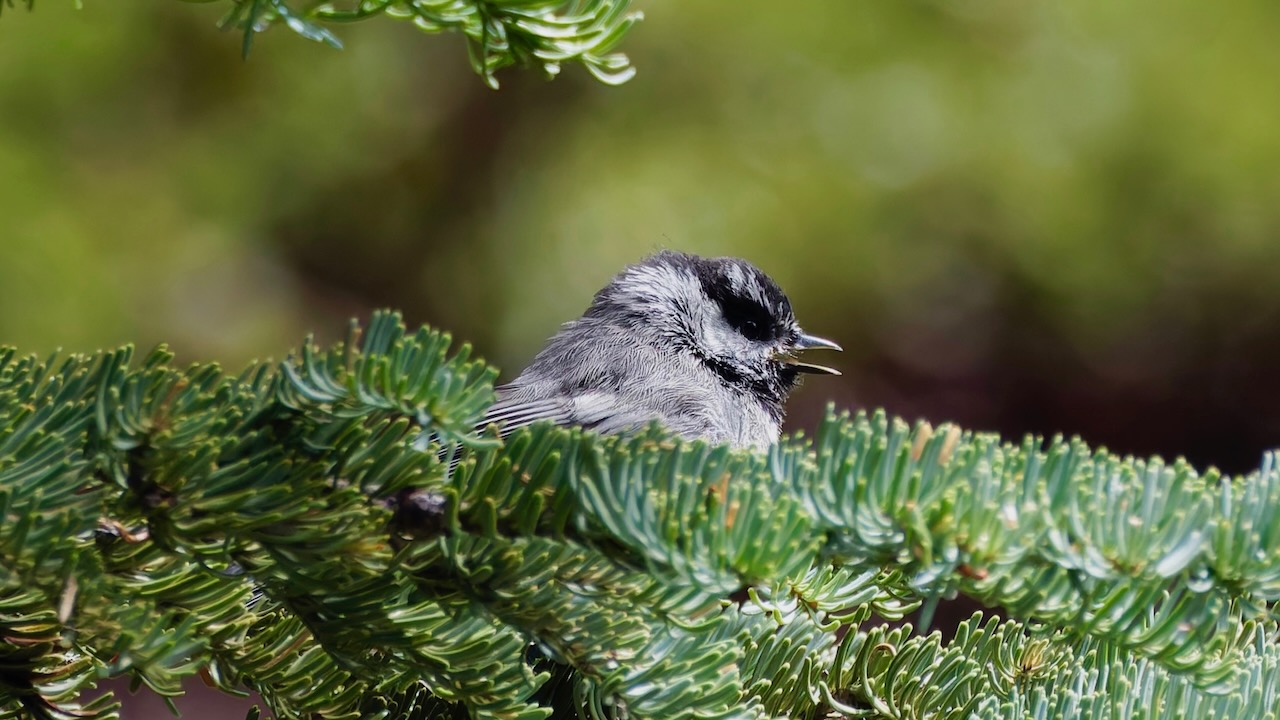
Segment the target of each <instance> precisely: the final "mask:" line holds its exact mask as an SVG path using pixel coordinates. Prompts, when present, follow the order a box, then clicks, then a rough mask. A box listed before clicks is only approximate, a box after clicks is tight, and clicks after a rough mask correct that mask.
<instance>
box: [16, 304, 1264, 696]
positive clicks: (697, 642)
mask: <svg viewBox="0 0 1280 720" xmlns="http://www.w3.org/2000/svg"><path fill="white" fill-rule="evenodd" d="M449 342H450V341H449V338H448V336H446V335H442V334H439V333H435V332H431V331H429V330H426V329H423V330H420V331H418V332H416V333H409V332H407V331H406V330H405V328H404V326H403V325H402V324H401V322H400V319H399V318H398V316H396V315H394V314H379V315H377V316H375V317H374V318H373V320H372V322H371V323H370V325H369V327H368V328H367V331H364V332H362V331H361V329H360V328H358V327H355V326H353V328H352V331H351V334H350V336H349V339H348V341H347V342H345V343H342V344H340V345H338V346H337V347H334V348H332V349H329V350H321V349H319V348H316V347H315V346H314V345H313V344H312V343H310V342H307V343H305V344H304V345H303V347H302V348H301V349H300V350H299V351H298V353H297V354H296V355H295V356H294V357H291V358H289V359H287V360H285V361H284V362H281V363H278V364H259V365H255V366H253V367H251V368H249V369H248V370H246V371H244V372H242V373H240V374H236V375H232V374H228V373H226V372H224V371H223V370H222V369H221V368H219V367H217V366H214V365H194V366H191V367H188V368H186V369H179V368H175V367H173V366H172V365H171V364H170V358H171V356H170V355H169V354H168V353H167V352H166V351H164V350H163V349H159V350H157V351H155V352H152V353H151V354H150V355H147V356H146V357H143V358H141V359H140V360H137V361H135V359H134V358H133V352H132V351H131V350H130V349H128V348H126V349H121V350H117V351H114V352H106V353H100V354H97V355H94V356H71V357H68V358H65V359H61V360H59V359H57V358H49V359H45V360H39V359H36V358H31V357H25V358H24V357H20V356H18V355H17V354H16V353H15V352H14V351H12V350H3V351H0V558H2V562H0V637H2V638H3V642H2V643H0V717H5V718H73V717H88V718H110V717H115V716H116V714H117V712H118V704H117V702H116V700H115V699H113V698H112V697H111V696H109V695H103V696H97V697H96V698H94V699H87V698H89V697H90V696H91V695H92V694H91V693H87V691H89V690H90V689H92V688H93V687H94V686H95V684H96V683H97V682H99V681H100V680H102V679H104V678H109V677H117V676H127V677H130V678H132V680H133V681H134V683H135V684H136V685H146V686H147V687H149V688H150V689H152V690H153V691H155V692H157V693H160V694H161V695H164V696H167V697H172V696H176V695H177V694H179V693H181V692H182V687H183V683H184V681H186V680H188V679H190V678H192V677H193V676H199V677H200V678H202V679H203V681H204V682H206V683H208V684H211V685H213V686H215V687H218V688H221V689H223V690H225V691H227V692H239V693H243V692H245V691H246V690H254V691H257V692H259V693H261V694H262V696H263V698H264V699H265V701H266V703H267V705H268V706H269V709H270V711H271V712H272V713H273V714H274V715H275V717H277V718H319V717H323V718H403V719H409V718H456V717H457V718H460V717H468V716H469V717H473V718H507V719H511V718H516V719H521V720H523V719H526V718H528V719H532V718H545V717H548V716H551V715H555V716H558V717H573V716H575V715H576V716H580V717H587V718H652V719H654V720H667V719H669V718H677V717H693V718H743V719H747V718H774V717H792V718H826V717H850V718H957V719H960V718H963V719H970V718H971V719H974V720H988V719H990V720H995V719H997V718H1009V719H1012V718H1018V719H1021V718H1035V719H1037V720H1039V719H1044V718H1063V719H1075V718H1091V719H1098V720H1101V719H1104V718H1105V719H1112V720H1120V719H1121V718H1124V719H1128V718H1133V719H1135V720H1142V719H1147V718H1149V719H1151V720H1156V719H1159V720H1173V719H1176V718H1187V719H1199V718H1250V719H1254V718H1256V719H1257V720H1275V719H1276V718H1277V717H1278V716H1277V710H1276V705H1277V704H1278V699H1277V692H1280V648H1277V642H1276V641H1277V624H1276V620H1275V607H1276V601H1277V598H1278V597H1280V523H1276V522H1274V519H1275V518H1276V517H1277V513H1278V512H1280V468H1278V467H1277V466H1276V457H1275V456H1274V455H1268V456H1267V457H1266V458H1265V459H1264V462H1263V465H1262V467H1261V469H1260V470H1259V471H1257V472H1255V473H1252V474H1250V475H1247V476H1244V477H1234V478H1230V477H1222V476H1220V475H1218V474H1217V473H1215V472H1213V471H1209V472H1207V473H1204V474H1198V473H1197V472H1196V471H1194V470H1193V469H1192V468H1191V467H1189V466H1188V465H1187V464H1186V463H1184V462H1181V461H1178V462H1174V463H1171V464H1169V463H1165V462H1163V461H1161V460H1159V459H1151V460H1137V459H1132V458H1125V459H1121V458H1117V457H1115V456H1112V455H1109V454H1107V453H1106V452H1104V451H1091V450H1090V449H1089V448H1087V447H1086V446H1085V445H1084V444H1083V443H1081V442H1080V441H1078V440H1064V439H1061V438H1055V439H1052V440H1049V441H1047V442H1046V441H1044V440H1042V439H1040V438H1026V439H1025V440H1023V441H1022V442H1021V443H1018V444H1009V443H1003V442H1001V441H1000V440H999V438H997V437H995V436H992V435H986V434H973V433H965V432H961V431H960V430H959V429H957V428H954V427H952V426H943V427H940V428H938V429H936V430H935V429H933V428H931V427H930V426H929V425H928V424H925V423H920V424H917V425H915V426H914V427H908V426H907V425H906V424H904V423H903V422H901V421H899V420H894V419H890V418H887V417H885V416H884V415H883V414H879V413H877V414H870V415H869V414H861V413H860V414H858V415H856V416H853V417H850V416H848V415H836V414H830V415H829V417H828V418H827V419H826V420H825V421H824V422H823V423H822V425H821V427H820V428H819V429H818V431H817V433H816V434H815V435H814V437H813V438H804V437H796V438H790V439H787V440H785V441H784V442H783V443H782V444H780V445H779V446H778V447H776V448H774V449H773V450H772V451H770V452H769V453H768V454H749V453H741V452H733V451H730V450H728V449H726V448H724V447H709V446H706V445H704V444H701V443H684V442H680V441H678V440H675V439H672V438H671V437H669V436H667V435H665V434H663V433H662V432H661V431H660V430H659V429H657V428H654V429H651V430H650V431H648V432H646V433H643V434H641V435H640V436H637V437H630V438H625V439H618V438H602V437H598V436H594V435H591V434H584V433H582V432H578V431H567V430H562V429H556V428H552V427H535V428H533V429H529V430H526V431H523V432H521V433H518V434H516V435H514V436H513V437H512V438H510V439H509V440H508V441H507V442H506V443H505V444H503V443H500V442H498V440H497V439H496V436H495V435H494V434H492V433H490V432H476V431H475V430H474V429H473V425H474V423H475V422H476V419H477V418H478V417H480V415H481V413H482V411H483V410H484V409H485V407H486V406H487V405H488V403H489V402H490V401H491V399H492V381H493V378H494V372H493V371H492V370H490V369H487V368H485V367H484V366H483V365H482V364H481V363H479V362H477V361H473V360H471V359H470V358H469V354H468V349H467V348H466V347H465V346H464V347H463V348H462V349H461V351H459V352H457V353H456V354H452V355H450V354H449V353H448V346H449ZM956 594H964V595H967V596H970V597H972V598H975V599H977V600H979V601H981V602H982V603H983V604H985V605H987V606H989V607H993V608H1001V609H1002V610H1003V615H1004V616H1006V617H1008V618H1016V619H1002V617H1000V616H994V615H993V616H982V615H975V616H974V617H973V618H971V619H970V620H968V621H966V622H964V623H962V624H961V625H960V627H959V628H958V631H957V633H956V635H955V637H954V638H952V639H951V640H949V641H947V642H944V641H943V640H942V639H941V636H940V635H939V634H938V633H933V634H929V635H922V634H920V633H918V632H914V631H913V630H912V628H911V627H910V626H903V625H900V624H898V623H896V622H890V621H896V620H900V619H901V618H902V617H903V616H904V615H905V614H906V613H908V612H910V611H913V610H915V609H916V608H917V607H920V606H923V607H924V608H925V609H926V611H927V610H929V609H930V608H932V607H933V606H934V605H935V604H936V603H937V602H938V601H939V599H942V598H948V597H952V596H955V595H956ZM926 614H927V613H926Z"/></svg>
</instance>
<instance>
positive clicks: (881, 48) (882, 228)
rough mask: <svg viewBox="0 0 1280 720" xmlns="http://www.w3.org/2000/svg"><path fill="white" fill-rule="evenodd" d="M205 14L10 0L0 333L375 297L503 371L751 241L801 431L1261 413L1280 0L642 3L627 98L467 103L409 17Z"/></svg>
mask: <svg viewBox="0 0 1280 720" xmlns="http://www.w3.org/2000/svg"><path fill="white" fill-rule="evenodd" d="M214 5H217V4H216V3H215V4H213V5H201V4H197V5H189V4H185V3H173V2H169V3H165V2H127V3H86V4H85V6H84V8H83V9H81V10H75V9H73V8H72V3H42V4H41V5H40V6H39V7H38V8H37V9H36V11H35V12H31V13H27V12H6V13H5V15H4V18H3V21H2V22H0V117H3V122H2V123H0V248H2V249H3V253H4V261H3V262H0V342H4V343H10V344H16V345H18V346H19V347H20V348H22V349H23V350H26V351H36V352H45V351H47V350H50V349H52V348H53V347H55V346H64V347H69V348H74V349H77V350H92V349H94V348H97V347H100V346H109V345H115V344H117V343H121V342H124V341H139V342H141V343H143V344H144V345H145V344H146V343H149V342H155V341H160V340H164V341H167V342H170V343H171V344H173V345H174V347H175V349H176V350H177V352H178V353H179V357H181V358H184V359H192V360H193V359H197V358H199V359H210V358H212V359H220V360H224V361H227V362H231V363H239V362H242V361H243V360H245V359H246V358H248V357H250V356H263V355H279V354H280V353H281V352H283V350H284V349H285V348H286V347H287V346H288V343H289V342H290V340H291V339H293V338H295V337H297V336H298V335H299V334H300V333H302V332H304V331H306V330H316V331H319V332H320V333H321V334H322V337H329V338H332V337H334V336H336V334H337V333H338V332H340V331H341V329H342V328H343V327H344V326H345V323H344V322H343V320H344V319H345V318H346V317H347V316H350V315H362V314H364V313H366V312H367V310H368V309H369V308H370V307H373V306H379V305H392V306H395V307H400V308H404V309H405V310H406V311H407V313H408V319H409V320H410V322H418V321H427V322H431V323H433V324H437V325H441V326H444V327H447V328H449V329H452V330H454V331H455V332H456V334H458V335H459V336H461V337H465V338H469V339H472V340H474V341H475V342H476V343H477V344H478V346H479V349H480V351H481V352H482V354H484V355H485V356H487V357H489V358H490V359H491V360H493V361H495V362H496V363H498V364H499V365H500V366H501V367H504V368H507V369H515V368H518V367H519V366H520V365H521V363H523V362H524V361H525V360H527V359H528V358H529V357H530V355H531V354H532V353H533V352H534V351H535V350H536V348H537V346H538V345H539V343H540V342H541V341H542V340H543V339H544V338H545V337H547V336H548V335H549V334H550V333H551V332H553V331H554V330H555V328H556V326H557V324H558V323H560V322H562V321H564V320H566V319H569V318H571V317H573V316H575V315H576V314H577V313H579V312H580V311H581V310H582V308H583V307H584V306H585V305H586V303H587V302H588V300H589V297H590V295H591V293H592V292H593V291H594V290H596V289H597V288H598V287H599V286H600V285H602V284H603V283H604V281H605V280H606V279H607V278H608V277H609V276H610V275H611V274H612V273H613V272H615V271H617V270H618V269H619V268H621V267H622V265H623V264H625V263H627V262H630V261H633V260H635V259H636V258H637V257H639V256H641V255H643V254H645V253H647V252H649V251H652V250H654V249H656V248H659V247H678V248H681V249H684V250H689V251H694V252H701V253H726V254H734V255H740V256H744V257H748V258H750V259H752V260H754V261H755V262H757V263H758V264H759V265H761V266H762V267H763V268H764V269H766V270H767V271H769V272H770V273H772V274H773V275H775V276H776V277H777V278H778V279H779V281H780V282H781V284H782V285H783V286H784V287H785V288H787V289H788V291H789V292H790V294H791V295H792V299H793V301H794V303H795V305H796V307H797V312H798V314H799V316H800V319H801V321H802V322H803V323H804V324H805V325H806V327H808V328H809V329H810V330H812V331H814V332H818V333H821V334H824V335H827V336H831V337H835V338H837V339H838V340H840V341H841V342H842V344H844V345H845V347H846V348H847V349H848V351H847V352H846V353H845V362H846V377H847V378H848V380H847V383H848V384H846V385H844V386H839V385H836V384H834V383H826V382H824V383H822V384H821V385H818V384H816V383H815V384H814V385H813V386H812V387H811V388H806V389H804V390H802V392H801V396H800V399H799V403H798V406H797V407H798V408H799V409H800V415H799V416H798V417H800V418H805V417H812V410H811V409H812V408H814V407H817V406H819V405H821V404H822V403H823V402H824V401H825V400H827V399H828V398H830V397H833V396H834V397H835V398H836V399H837V400H838V401H839V402H841V403H842V404H849V403H854V402H857V403H863V404H870V405H886V406H888V407H889V408H890V409H891V410H893V411H895V412H899V413H903V414H906V415H908V416H911V415H915V414H924V415H927V416H929V417H931V418H933V419H935V420H942V419H957V420H960V421H962V422H965V423H966V424H969V425H971V426H975V427H991V428H993V429H1000V430H1004V431H1007V432H1021V431H1024V430H1034V431H1041V432H1053V431H1058V430H1062V431H1067V432H1083V433H1085V434H1086V436H1088V437H1090V439H1093V440H1095V441H1100V442H1103V443H1108V444H1111V443H1117V444H1119V445H1120V447H1119V448H1117V449H1119V450H1120V451H1130V450H1132V451H1136V452H1149V451H1153V450H1161V449H1163V450H1165V451H1166V452H1169V451H1173V452H1187V453H1190V454H1191V455H1192V456H1193V458H1200V459H1202V460H1205V459H1207V460H1212V461H1218V462H1226V461H1228V460H1231V459H1236V458H1237V455H1233V454H1232V453H1238V454H1239V457H1240V458H1244V459H1243V460H1241V464H1240V466H1239V467H1241V468H1246V467H1252V466H1254V465H1256V459H1257V457H1258V448H1257V447H1256V445H1257V443H1259V442H1262V441H1264V440H1265V439H1266V438H1270V437H1273V436H1274V435H1275V433H1276V430H1277V429H1280V415H1277V412H1276V411H1274V410H1271V409H1270V406H1271V405H1272V404H1273V402H1271V401H1268V400H1267V398H1271V397H1274V395H1269V394H1268V391H1269V390H1271V389H1275V390H1276V391H1280V381H1277V380H1268V378H1270V377H1271V375H1272V374H1273V373H1271V372H1270V371H1269V363H1268V362H1267V358H1269V357H1271V353H1272V350H1280V284H1278V283H1277V282H1275V280H1274V275H1275V268H1276V267H1277V265H1276V263H1277V261H1278V260H1280V243H1278V242H1277V238H1278V237H1280V203H1278V202H1277V198H1280V173H1278V172H1277V171H1276V168H1277V167H1280V123H1278V122H1276V120H1275V118H1277V117H1280V44H1278V43H1276V42H1275V40H1274V38H1275V37H1276V31H1277V29H1280V6H1278V5H1276V4H1275V3H1272V2H1262V1H1261V0H1236V1H1235V2H1230V3H1225V4H1218V5H1206V4H1204V3H1197V2H1191V1H1190V0H1175V2H1172V3H1169V2H1162V3H1157V2H1154V1H1152V0H1138V1H1136V2H1129V3H1110V2H1103V1H1102V0H1081V1H1080V2H1073V3H1069V4H1063V3H1053V2H1049V1H1048V0H1035V1H1033V2H1012V1H1011V0H961V1H954V2H942V1H941V0H937V1H933V0H911V1H906V2H891V3H872V2H865V1H859V0H852V1H850V2H809V3H800V4H796V3H778V2H754V1H743V2H737V3H733V4H731V5H726V4H724V3H653V4H643V3H642V4H640V5H639V6H638V9H641V10H644V11H646V12H647V15H648V21H647V22H646V23H644V24H643V25H641V26H637V27H636V28H634V29H633V30H632V31H631V32H630V33H629V34H628V37H627V48H626V49H627V51H628V53H629V55H630V57H631V59H632V61H633V62H634V63H635V65H636V66H637V69H638V74H637V76H636V77H635V79H634V80H632V81H631V82H630V83H628V84H626V85H624V86H623V87H622V88H609V87H604V86H602V85H600V84H598V83H596V82H594V81H593V80H592V79H591V78H590V76H589V75H588V74H587V73H586V72H583V71H582V70H581V69H580V68H569V69H568V70H567V71H566V73H565V75H566V77H563V78H562V79H560V80H557V81H556V82H554V83H546V82H544V81H543V80H542V79H541V78H539V77H536V76H534V75H532V74H530V73H526V72H522V71H515V70H509V71H505V72H503V73H500V74H499V79H500V80H501V81H502V83H503V89H502V90H501V91H500V92H497V93H494V92H491V91H489V90H487V89H485V88H484V87H483V86H482V85H481V84H480V83H478V82H476V79H475V77H474V76H473V75H472V74H471V71H470V69H469V68H468V66H467V59H466V56H465V53H464V52H461V51H460V50H461V45H462V44H463V43H464V40H463V39H462V38H461V37H459V36H456V35H444V36H440V37H423V36H422V35H421V34H420V33H419V32H417V31H415V30H414V29H413V28H412V27H410V26H409V25H408V24H407V23H406V24H402V23H378V22H370V23H358V24H354V25H351V26H349V27H346V28H343V39H344V41H345V43H346V49H345V50H343V51H334V50H332V49H330V48H328V47H325V46H322V45H319V44H317V43H311V42H306V41H304V40H302V39H300V38H298V37H296V36H293V35H292V34H291V33H289V32H287V31H285V30H284V29H282V28H277V29H273V30H272V31H270V32H268V33H267V34H266V35H265V36H263V37H261V38H259V40H258V42H256V44H255V47H254V52H253V55H252V56H251V57H250V58H249V60H248V61H242V60H241V59H240V39H239V38H238V37H237V36H236V34H235V33H219V32H218V31H217V30H216V29H215V25H216V23H217V21H218V19H219V17H220V13H221V12H222V9H220V8H218V7H214ZM1265 382H1270V383H1271V384H1270V385H1266V384H1260V383H1265ZM1179 398H1181V399H1179ZM806 408H808V410H806ZM805 413H809V414H805ZM1153 414H1154V415H1158V416H1159V417H1155V418H1153V417H1152V416H1153ZM1233 418H1243V419H1242V420H1241V421H1240V422H1245V421H1246V420H1247V422H1249V423H1252V425H1249V427H1248V428H1244V426H1242V425H1240V424H1239V423H1236V424H1233V423H1234V422H1235V420H1233ZM1175 420H1176V421H1177V422H1179V423H1181V424H1180V425H1178V427H1177V428H1174V429H1170V428H1168V427H1166V428H1165V431H1164V434H1163V435H1158V436H1156V435H1152V434H1143V433H1147V432H1148V431H1147V430H1135V429H1134V428H1147V427H1149V423H1150V422H1155V423H1157V424H1158V422H1163V421H1167V422H1173V421H1175ZM1148 421H1149V422H1148ZM1135 433H1136V434H1135ZM1215 433H1216V434H1215ZM1232 438H1234V440H1232ZM1229 441H1230V442H1235V443H1236V445H1232V446H1231V448H1230V449H1229V451H1224V450H1222V447H1223V445H1222V444H1223V443H1227V442H1229ZM1215 443H1216V444H1215ZM1223 453H1225V454H1223ZM1224 458H1226V459H1225V460H1224Z"/></svg>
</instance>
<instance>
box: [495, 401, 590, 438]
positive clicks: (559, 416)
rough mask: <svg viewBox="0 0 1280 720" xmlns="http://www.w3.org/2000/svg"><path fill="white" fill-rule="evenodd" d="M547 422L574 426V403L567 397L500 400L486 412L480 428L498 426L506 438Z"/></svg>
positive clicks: (499, 433) (501, 435)
mask: <svg viewBox="0 0 1280 720" xmlns="http://www.w3.org/2000/svg"><path fill="white" fill-rule="evenodd" d="M542 420H546V421H549V422H552V423H555V424H556V425H573V424H574V422H573V402H572V401H571V400H570V399H569V398H566V397H544V398H528V399H524V398H511V399H500V400H498V402H496V403H494V404H493V406H492V407H490V408H489V409H488V410H486V411H485V414H484V417H482V418H481V419H480V428H481V429H483V428H486V427H488V426H490V425H497V426H498V435H499V436H500V437H503V438H505V437H506V436H508V435H510V434H511V433H513V432H515V431H516V430H519V429H520V428H522V427H526V426H528V425H532V424H533V423H536V422H539V421H542Z"/></svg>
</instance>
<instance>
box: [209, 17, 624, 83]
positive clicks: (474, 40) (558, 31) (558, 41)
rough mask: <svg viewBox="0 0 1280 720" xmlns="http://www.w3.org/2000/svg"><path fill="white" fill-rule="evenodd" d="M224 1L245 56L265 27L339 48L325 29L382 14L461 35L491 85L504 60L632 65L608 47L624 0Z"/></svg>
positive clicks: (603, 73)
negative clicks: (283, 28) (281, 27)
mask: <svg viewBox="0 0 1280 720" xmlns="http://www.w3.org/2000/svg"><path fill="white" fill-rule="evenodd" d="M221 1H222V0H188V2H221ZM229 2H230V4H231V7H230V8H229V9H228V11H227V14H226V15H225V16H224V17H223V19H222V22H221V27H223V28H224V29H231V28H235V29H238V30H240V32H241V33H242V34H243V41H242V47H243V52H244V54H245V55H248V53H249V49H250V47H251V46H252V44H253V38H254V36H255V35H256V34H258V33H260V32H263V31H265V30H266V29H267V28H269V27H271V26H272V25H277V24H283V25H285V26H287V27H288V28H289V29H291V30H293V31H294V32H296V33H297V34H299V35H301V36H302V37H305V38H307V39H310V40H315V41H317V42H322V43H325V44H328V45H331V46H333V47H335V48H341V47H342V42H341V41H340V40H339V39H338V37H337V35H335V34H334V33H333V31H332V30H331V29H330V28H331V27H332V26H334V25H337V24H341V23H352V22H358V21H361V20H367V19H369V18H372V17H377V16H386V17H389V18H397V19H401V20H408V21H410V22H412V23H413V24H414V25H415V26H416V27H417V28H418V29H420V30H422V31H424V32H428V33H439V32H445V31H453V32H460V33H462V35H463V36H464V37H465V38H466V40H467V52H468V55H469V57H470V58H471V65H472V67H473V68H474V69H475V71H476V72H477V73H478V74H479V75H480V77H482V78H483V79H484V81H485V83H486V84H488V85H489V86H490V87H493V88H497V87H498V80H497V75H496V74H497V72H498V71H499V70H501V69H502V68H505V67H509V66H512V65H518V66H522V67H534V68H538V69H540V70H541V71H542V72H543V73H544V74H545V75H546V76H547V77H554V76H555V75H557V74H558V73H559V72H560V68H561V66H562V65H563V64H565V63H579V64H581V65H582V66H583V67H585V68H586V69H587V71H588V72H590V73H591V74H592V75H593V76H595V78H596V79H597V80H600V81H601V82H604V83H607V84H610V85H618V84H621V83H624V82H626V81H627V80H629V79H631V77H632V76H633V75H634V74H635V69H634V68H633V67H632V66H631V61H630V60H628V59H627V56H626V55H623V54H621V53H615V52H613V48H614V47H615V46H616V45H617V44H618V42H619V41H620V40H621V39H622V36H623V35H624V34H625V33H626V32H627V30H628V29H630V27H631V26H632V25H633V24H634V23H635V22H637V21H638V20H640V19H641V17H642V15H641V13H639V12H632V11H629V10H628V8H629V6H630V1H629V0H558V1H554V0H553V1H548V0H506V1H504V2H492V1H489V0H332V1H330V2H298V1H297V0H229Z"/></svg>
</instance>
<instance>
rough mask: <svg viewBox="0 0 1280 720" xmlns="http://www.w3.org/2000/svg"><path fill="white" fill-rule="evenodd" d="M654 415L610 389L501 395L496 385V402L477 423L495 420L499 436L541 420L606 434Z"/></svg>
mask: <svg viewBox="0 0 1280 720" xmlns="http://www.w3.org/2000/svg"><path fill="white" fill-rule="evenodd" d="M655 419H657V416H656V415H655V414H654V413H652V412H647V411H645V410H643V409H637V408H636V407H635V403H634V402H631V403H627V402H624V401H623V399H622V398H621V397H619V396H618V395H617V394H615V393H611V392H606V391H601V390H594V391H589V392H584V393H580V394H577V395H574V396H571V397H570V396H565V395H556V396H551V397H532V398H530V397H521V396H519V395H513V396H511V397H508V398H503V397H502V393H501V388H500V389H499V400H498V402H496V403H494V405H493V406H492V407H490V408H489V410H488V411H487V412H486V413H485V415H484V417H483V418H482V419H481V421H480V427H481V428H484V427H488V426H489V425H491V424H496V425H498V426H499V430H498V434H499V436H501V437H503V438H505V437H506V436H508V435H510V434H511V433H513V432H515V431H516V430H519V429H520V428H523V427H526V426H528V425H532V424H533V423H536V422H542V421H547V422H551V423H554V424H556V425H561V426H565V427H569V426H574V427H582V428H585V429H587V430H595V431H598V432H601V433H605V434H610V433H620V432H626V431H629V430H636V429H639V428H643V427H644V426H646V425H648V424H649V422H651V421H653V420H655Z"/></svg>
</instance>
